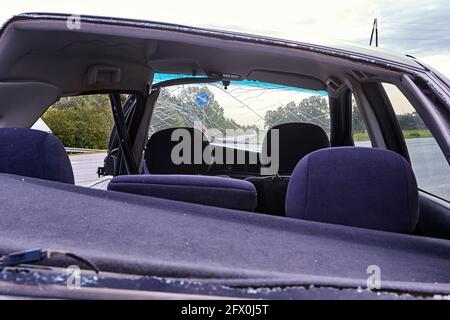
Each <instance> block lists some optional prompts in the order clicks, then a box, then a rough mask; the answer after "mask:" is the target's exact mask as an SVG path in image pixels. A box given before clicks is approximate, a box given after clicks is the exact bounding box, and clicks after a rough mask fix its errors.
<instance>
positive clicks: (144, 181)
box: [108, 174, 256, 211]
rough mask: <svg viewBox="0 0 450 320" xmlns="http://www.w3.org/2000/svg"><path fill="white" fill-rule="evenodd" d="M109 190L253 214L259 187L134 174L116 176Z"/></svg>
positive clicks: (208, 179)
mask: <svg viewBox="0 0 450 320" xmlns="http://www.w3.org/2000/svg"><path fill="white" fill-rule="evenodd" d="M108 190H111V191H119V192H126V193H133V194H140V195H145V196H151V197H157V198H163V199H170V200H178V201H184V202H190V203H197V204H203V205H209V206H214V207H221V208H229V209H238V210H246V211H252V210H253V209H255V207H256V190H255V187H254V186H253V185H252V184H251V183H249V182H246V181H243V180H238V179H231V178H222V177H211V176H193V175H155V174H152V175H130V176H118V177H114V178H113V179H112V180H111V182H110V183H109V185H108Z"/></svg>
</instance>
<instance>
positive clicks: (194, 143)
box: [145, 127, 209, 174]
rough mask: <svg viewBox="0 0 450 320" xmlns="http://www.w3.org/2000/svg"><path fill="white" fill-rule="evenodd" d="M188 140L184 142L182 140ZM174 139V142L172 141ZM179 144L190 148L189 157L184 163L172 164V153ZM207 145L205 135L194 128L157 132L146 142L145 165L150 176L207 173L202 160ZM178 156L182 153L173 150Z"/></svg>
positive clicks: (169, 129)
mask: <svg viewBox="0 0 450 320" xmlns="http://www.w3.org/2000/svg"><path fill="white" fill-rule="evenodd" d="M185 138H186V139H188V140H187V141H184V139H185ZM172 139H174V140H175V141H172ZM179 143H186V145H188V146H189V147H190V156H188V157H187V158H188V161H187V162H185V163H174V161H173V160H174V159H172V151H173V150H174V147H175V146H176V145H178V144H179ZM208 145H209V142H208V140H207V139H206V136H205V134H204V133H203V132H202V131H200V130H198V129H195V128H188V127H179V128H168V129H164V130H161V131H157V132H155V133H154V134H152V136H151V137H150V139H149V140H148V142H147V146H146V149H145V163H146V165H147V169H148V172H149V173H152V174H202V173H205V172H206V171H207V167H208V166H207V164H206V163H205V162H204V160H203V151H204V150H205V148H206V147H207V146H208ZM174 151H175V153H176V154H177V155H179V156H183V155H184V154H183V151H180V152H178V149H175V150H174Z"/></svg>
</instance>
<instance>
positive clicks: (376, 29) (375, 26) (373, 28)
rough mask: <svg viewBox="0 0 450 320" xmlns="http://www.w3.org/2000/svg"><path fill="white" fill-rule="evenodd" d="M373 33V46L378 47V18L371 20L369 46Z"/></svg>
mask: <svg viewBox="0 0 450 320" xmlns="http://www.w3.org/2000/svg"><path fill="white" fill-rule="evenodd" d="M374 33H375V47H378V19H377V18H375V19H374V20H373V26H372V33H371V34H370V41H369V46H371V45H372V41H373V35H374Z"/></svg>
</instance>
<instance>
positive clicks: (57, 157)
mask: <svg viewBox="0 0 450 320" xmlns="http://www.w3.org/2000/svg"><path fill="white" fill-rule="evenodd" d="M0 172H2V173H11V174H17V175H21V176H28V177H33V178H39V179H46V180H53V181H59V182H65V183H70V184H73V183H74V177H73V171H72V166H71V164H70V160H69V157H68V156H67V153H66V150H65V149H64V146H63V145H62V143H61V142H60V141H59V140H58V139H57V138H56V137H55V136H53V135H51V134H49V133H46V132H43V131H38V130H33V129H23V128H1V129H0Z"/></svg>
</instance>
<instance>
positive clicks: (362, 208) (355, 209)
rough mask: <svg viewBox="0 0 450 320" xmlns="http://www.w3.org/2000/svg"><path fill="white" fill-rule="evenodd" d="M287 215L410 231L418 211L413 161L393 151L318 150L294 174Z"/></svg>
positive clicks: (368, 149)
mask: <svg viewBox="0 0 450 320" xmlns="http://www.w3.org/2000/svg"><path fill="white" fill-rule="evenodd" d="M286 215H287V216H288V217H292V218H299V219H305V220H313V221H320V222H327V223H333V224H340V225H347V226H354V227H361V228H368V229H376V230H384V231H391V232H398V233H411V232H412V231H413V230H414V227H415V225H416V223H417V219H418V215H419V209H418V189H417V183H416V179H415V177H414V173H413V171H412V169H411V166H410V165H409V163H408V162H407V161H406V160H405V159H404V158H403V157H402V156H400V155H399V154H397V153H394V152H392V151H389V150H385V149H378V148H361V147H340V148H329V149H323V150H319V151H315V152H313V153H311V154H309V155H308V156H306V157H305V158H303V159H302V160H301V161H300V162H299V163H298V165H297V166H296V167H295V170H294V172H293V173H292V176H291V179H290V181H289V185H288V192H287V197H286Z"/></svg>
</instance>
